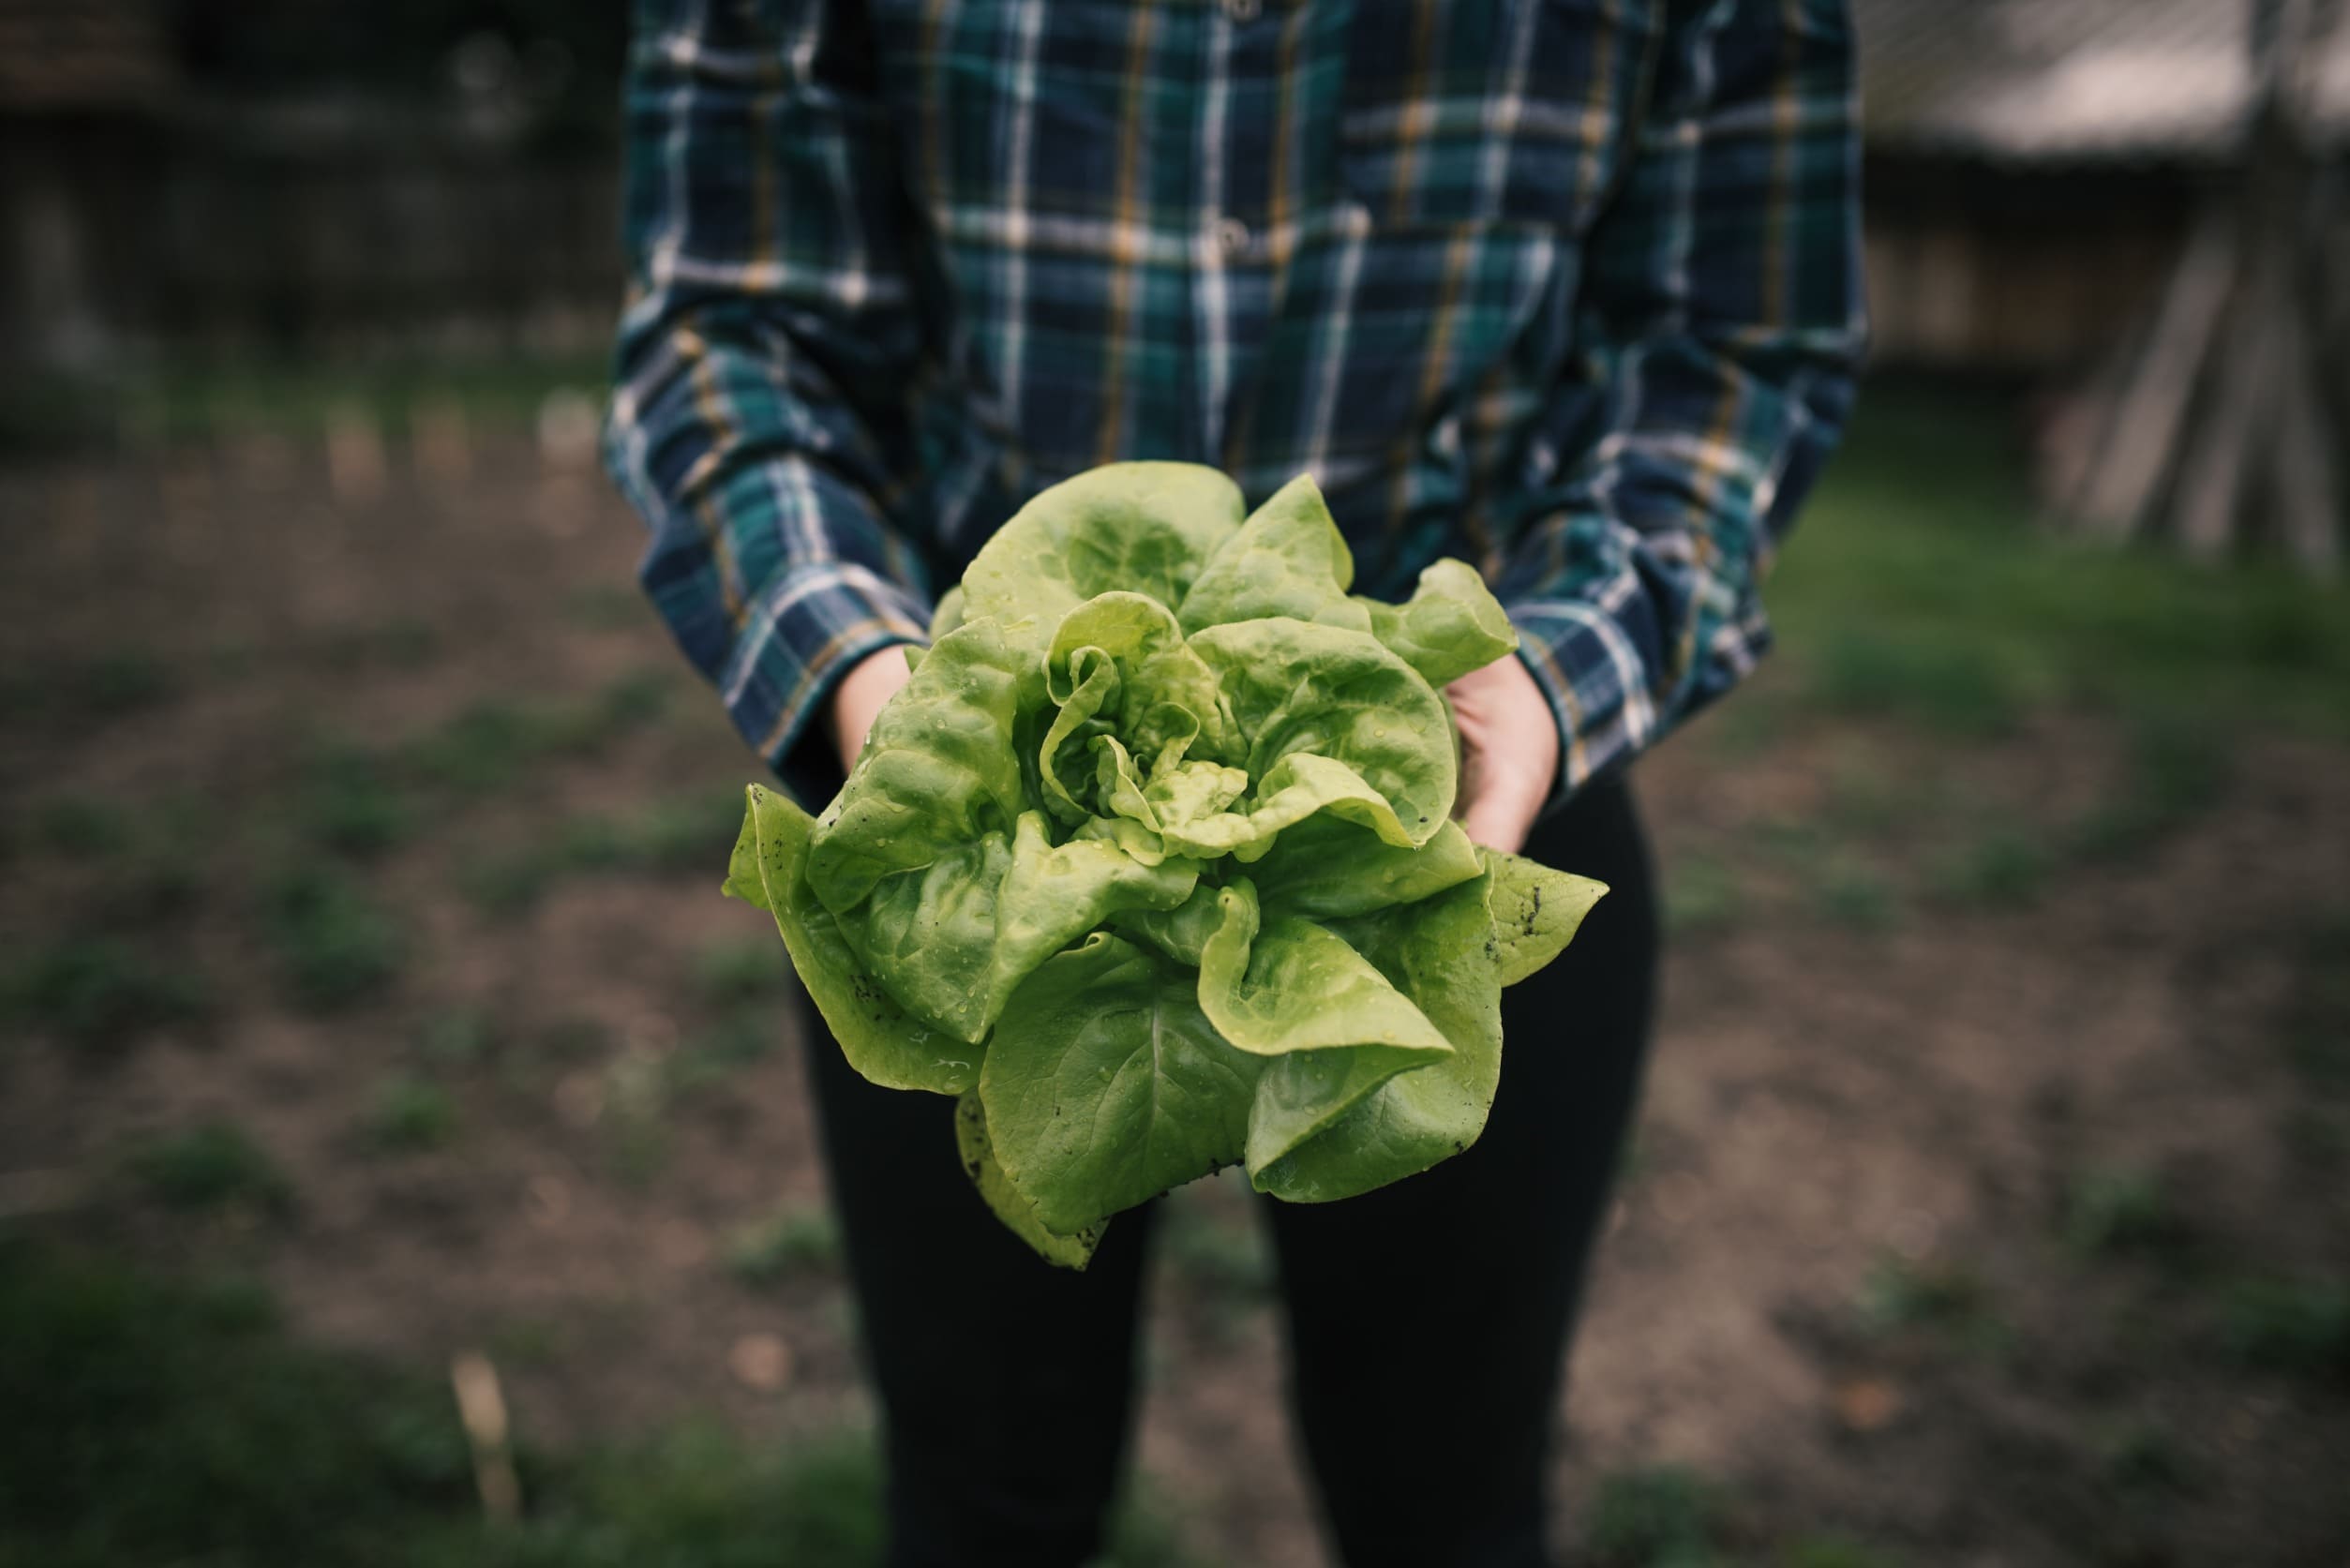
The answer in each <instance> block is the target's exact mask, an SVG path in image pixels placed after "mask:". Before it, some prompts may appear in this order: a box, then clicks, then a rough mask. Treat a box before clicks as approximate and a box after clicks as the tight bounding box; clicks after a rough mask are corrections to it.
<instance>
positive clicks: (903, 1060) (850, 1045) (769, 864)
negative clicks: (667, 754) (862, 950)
mask: <svg viewBox="0 0 2350 1568" xmlns="http://www.w3.org/2000/svg"><path fill="white" fill-rule="evenodd" d="M746 794H747V796H748V802H747V810H746V811H745V812H744V814H743V818H742V832H741V835H740V836H739V837H738V838H737V839H736V840H735V847H734V855H733V858H732V859H730V860H729V861H728V863H727V872H726V892H728V893H730V894H732V895H733V896H735V897H737V898H740V899H741V900H743V901H744V902H745V903H752V904H755V905H756V906H757V907H759V908H761V909H764V910H766V911H768V913H770V914H771V915H772V916H773V917H774V918H775V929H776V930H777V931H779V932H781V933H783V938H784V947H785V948H786V950H787V951H788V952H789V953H790V954H791V963H792V967H793V968H794V969H796V970H798V971H799V972H800V981H801V984H802V985H804V986H806V987H807V989H808V995H809V996H810V998H812V999H813V1000H814V1001H815V1003H816V1010H817V1011H818V1012H819V1013H821V1014H823V1015H824V1022H825V1024H826V1026H827V1027H828V1028H830V1029H831V1031H832V1038H834V1039H836V1040H838V1041H840V1044H841V1052H842V1053H843V1054H844V1055H846V1057H847V1058H848V1064H849V1066H851V1067H853V1068H856V1069H857V1070H858V1071H859V1072H861V1073H862V1074H863V1075H864V1076H865V1077H867V1078H869V1079H871V1080H873V1082H875V1083H878V1084H881V1085H882V1086H883V1087H884V1088H891V1089H927V1090H930V1091H931V1092H932V1093H934V1094H941V1095H959V1094H961V1093H963V1091H964V1090H965V1089H968V1088H969V1087H970V1086H971V1085H972V1084H973V1083H977V1082H978V1081H979V1053H977V1052H974V1051H971V1050H968V1049H966V1048H965V1046H964V1045H963V1044H962V1042H960V1041H957V1040H955V1039H953V1038H950V1036H948V1035H947V1034H946V1033H945V1032H944V1031H942V1030H940V1029H939V1028H938V1027H936V1025H935V1024H932V1023H927V1022H925V1021H924V1020H922V1019H920V1018H917V1017H915V1016H913V1015H912V1014H910V1013H908V1012H907V1011H906V1008H903V1007H901V1006H900V1005H899V1003H898V1001H897V999H896V998H895V997H894V996H892V995H891V993H890V992H889V989H888V988H887V987H886V986H884V985H883V984H882V983H881V981H880V979H879V978H878V977H877V976H876V975H875V974H874V973H873V971H872V970H871V969H870V968H869V967H867V966H866V964H865V963H864V962H863V961H862V960H861V959H860V958H859V957H858V956H857V953H856V950H855V949H854V948H852V947H851V946H850V945H849V943H848V942H847V941H846V939H845V938H844V936H843V934H842V932H841V928H840V922H839V921H838V920H836V919H835V918H833V915H832V912H831V910H829V909H827V908H825V906H824V904H823V903H822V902H821V901H819V900H818V899H817V898H816V894H815V893H814V892H813V891H812V890H811V889H810V888H809V886H808V881H807V864H808V835H809V829H811V828H812V827H813V826H814V824H813V823H812V822H811V821H810V820H809V817H808V814H807V813H805V812H803V811H801V809H800V808H799V807H798V806H796V805H794V804H793V803H792V802H791V801H790V800H789V799H786V797H784V796H782V795H778V794H777V793H775V792H774V791H773V790H771V789H768V788H766V787H765V786H763V785H760V784H752V785H751V786H750V787H749V789H748V790H747V791H746Z"/></svg>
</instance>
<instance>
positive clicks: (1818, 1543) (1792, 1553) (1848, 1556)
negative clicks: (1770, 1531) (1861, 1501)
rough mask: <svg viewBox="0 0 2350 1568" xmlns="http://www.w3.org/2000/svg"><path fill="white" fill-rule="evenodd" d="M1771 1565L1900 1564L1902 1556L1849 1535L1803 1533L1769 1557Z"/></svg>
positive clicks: (1860, 1567) (1864, 1567)
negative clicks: (1881, 1549) (1882, 1550)
mask: <svg viewBox="0 0 2350 1568" xmlns="http://www.w3.org/2000/svg"><path fill="white" fill-rule="evenodd" d="M1771 1561H1772V1563H1773V1565H1774V1568H1900V1563H1901V1560H1900V1559H1899V1558H1897V1557H1893V1556H1891V1555H1889V1554H1887V1553H1885V1552H1881V1551H1879V1550H1878V1549H1877V1548H1876V1547H1874V1546H1865V1545H1864V1544H1862V1543H1861V1542H1858V1541H1855V1540H1853V1539H1852V1538H1851V1537H1850V1536H1849V1535H1805V1536H1803V1537H1801V1538H1799V1539H1797V1540H1793V1541H1789V1543H1788V1544H1787V1545H1785V1546H1781V1547H1780V1548H1779V1550H1778V1554H1777V1555H1776V1556H1775V1557H1774V1558H1772V1559H1771Z"/></svg>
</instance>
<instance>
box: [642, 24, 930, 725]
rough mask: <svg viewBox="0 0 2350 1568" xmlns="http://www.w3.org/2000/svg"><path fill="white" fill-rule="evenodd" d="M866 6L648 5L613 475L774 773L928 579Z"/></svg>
mask: <svg viewBox="0 0 2350 1568" xmlns="http://www.w3.org/2000/svg"><path fill="white" fill-rule="evenodd" d="M871 77H872V60H871V49H870V47H869V44H868V41H867V40H866V38H865V37H864V35H863V23H862V7H861V4H856V3H842V0H752V3H749V4H741V5H738V4H734V3H732V0H726V3H721V0H639V4H638V5H637V6H636V15H635V22H634V30H633V34H632V39H631V45H630V54H629V67H628V73H627V81H626V97H625V112H626V143H625V158H626V172H625V210H624V222H623V236H624V243H625V247H626V252H627V260H628V266H629V285H630V287H629V301H628V306H627V309H626V312H625V314H624V316H623V318H622V321H621V334H620V342H619V347H618V352H617V366H616V387H615V391H614V395H613V398H612V404H611V409H610V414H609V418H608V420H607V422H606V437H605V454H606V466H607V467H608V468H609V469H610V470H611V472H612V475H613V477H614V479H615V480H616V481H617V482H618V484H619V485H620V486H621V490H622V491H623V493H625V494H626V495H627V497H628V498H629V500H631V501H632V502H633V503H634V505H635V506H636V510H637V511H638V512H639V513H640V514H641V515H642V516H643V518H644V521H645V523H646V525H647V527H648V529H649V530H651V545H650V546H649V547H648V549H647V551H646V553H645V556H644V560H643V565H642V569H641V573H640V576H641V579H642V582H643V584H644V588H645V590H646V592H647V593H648V594H649V595H650V596H651V599H652V601H653V603H654V605H656V606H658V608H659V609H660V612H661V614H662V616H663V618H664V619H665V620H666V621H667V622H668V625H669V627H670V629H671V631H672V632H673V633H674V634H675V635H676V637H677V639H678V642H679V644H680V645H681V647H682V648H683V650H684V651H685V653H686V656H687V657H688V658H689V659H691V660H692V662H693V663H694V665H696V667H697V668H699V669H700V670H701V671H702V672H703V674H704V675H706V676H707V677H709V678H710V679H711V681H712V682H713V683H714V684H715V685H716V686H717V688H718V691H719V693H720V694H721V695H722V697H723V698H724V699H725V702H726V709H727V711H728V713H729V714H730V715H731V716H732V718H733V721H734V724H735V726H736V728H737V729H739V730H740V731H741V734H742V737H743V739H745V740H746V741H747V742H749V744H750V745H751V746H752V748H753V749H754V750H755V751H756V752H757V753H758V754H759V755H760V756H762V757H764V758H765V759H767V760H768V761H769V763H770V764H771V765H775V766H780V765H781V763H782V761H783V759H784V757H785V756H786V754H787V753H789V752H790V750H791V749H792V748H793V746H794V745H795V744H796V743H797V742H798V740H799V739H800V737H801V733H802V731H803V730H805V728H806V726H807V724H808V723H809V721H810V720H811V718H813V717H814V716H815V715H816V713H818V712H819V711H820V710H821V709H822V706H823V704H824V702H825V701H826V699H827V698H828V697H829V696H830V694H831V690H832V687H833V686H834V685H835V684H836V683H837V682H838V680H839V679H840V678H841V677H842V676H843V675H845V674H846V672H847V671H848V670H849V669H850V668H851V667H852V666H853V665H855V664H856V662H857V661H858V660H860V659H861V658H863V657H865V656H866V655H868V654H870V653H873V652H875V651H876V650H880V649H883V648H887V647H889V646H891V644H894V643H905V642H915V641H920V640H921V637H922V635H923V628H924V625H925V623H926V621H927V620H928V614H929V611H928V585H927V583H926V582H925V581H924V577H923V573H922V569H921V560H920V551H919V548H918V547H917V542H911V541H908V540H907V539H906V538H905V537H904V536H903V535H902V533H901V531H900V530H898V529H897V528H896V527H894V526H893V525H892V523H891V520H890V516H889V513H888V510H887V506H886V502H887V500H888V498H889V495H890V491H891V465H890V463H889V462H888V460H887V458H886V455H885V453H886V449H887V447H888V444H889V441H890V439H891V428H892V425H893V422H898V421H902V420H903V417H904V413H903V410H904V402H905V394H906V386H907V385H908V382H909V381H910V380H911V378H912V377H913V376H914V375H915V373H916V367H917V366H918V365H919V363H920V361H921V329H920V323H919V321H918V316H917V312H916V311H915V309H914V307H913V302H912V301H911V299H910V298H909V292H908V285H907V282H906V272H907V269H906V264H905V257H904V256H903V254H902V246H903V245H904V243H905V240H904V237H903V234H902V229H903V227H904V225H903V223H902V219H901V211H900V209H899V208H898V207H897V206H896V205H895V203H894V197H895V194H896V193H898V192H899V191H900V190H901V188H902V186H901V182H900V181H899V179H898V177H897V174H896V172H895V171H894V168H893V167H892V163H891V132H890V127H889V125H888V122H887V119H886V117H885V115H884V113H883V112H882V110H881V108H880V106H879V104H878V102H877V101H876V96H875V94H874V92H873V88H872V81H871Z"/></svg>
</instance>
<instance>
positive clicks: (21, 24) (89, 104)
mask: <svg viewBox="0 0 2350 1568" xmlns="http://www.w3.org/2000/svg"><path fill="white" fill-rule="evenodd" d="M174 75H175V72H174V70H173V67H172V50H171V40H170V37H168V35H167V34H166V32H165V30H164V27H163V21H162V18H161V16H160V15H159V14H158V11H157V6H156V5H155V4H154V0H0V114H6V115H30V114H58V113H93V112H122V111H132V112H137V111H144V110H148V109H152V108H154V107H156V106H157V104H158V103H160V102H161V100H162V99H163V98H164V97H165V96H166V94H167V93H168V92H169V90H170V88H171V86H172V80H173V77H174Z"/></svg>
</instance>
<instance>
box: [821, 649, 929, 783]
mask: <svg viewBox="0 0 2350 1568" xmlns="http://www.w3.org/2000/svg"><path fill="white" fill-rule="evenodd" d="M912 674H913V672H912V671H911V670H909V669H907V668H906V649H905V648H904V646H902V645H893V646H891V647H889V648H885V649H883V650H881V651H880V652H878V653H870V654H867V655H866V656H865V657H864V658H862V659H861V660H859V661H858V662H857V667H856V668H854V669H852V670H850V671H849V672H848V673H847V674H846V675H845V676H843V677H842V678H841V683H840V684H839V685H838V686H836V687H834V688H833V689H832V710H831V721H832V744H833V745H834V746H836V747H837V748H839V750H840V754H841V768H842V769H843V770H844V771H845V770H846V769H851V768H854V767H856V766H857V754H858V753H859V752H861V751H863V750H864V749H865V737H866V736H867V735H869V734H871V733H872V731H873V722H874V720H875V718H876V717H877V716H878V715H879V714H880V712H881V705H882V704H883V703H885V702H888V701H889V700H890V699H891V697H892V696H895V695H896V694H897V689H898V688H899V687H900V686H903V685H905V684H906V679H907V678H908V677H909V676H910V675H912Z"/></svg>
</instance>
